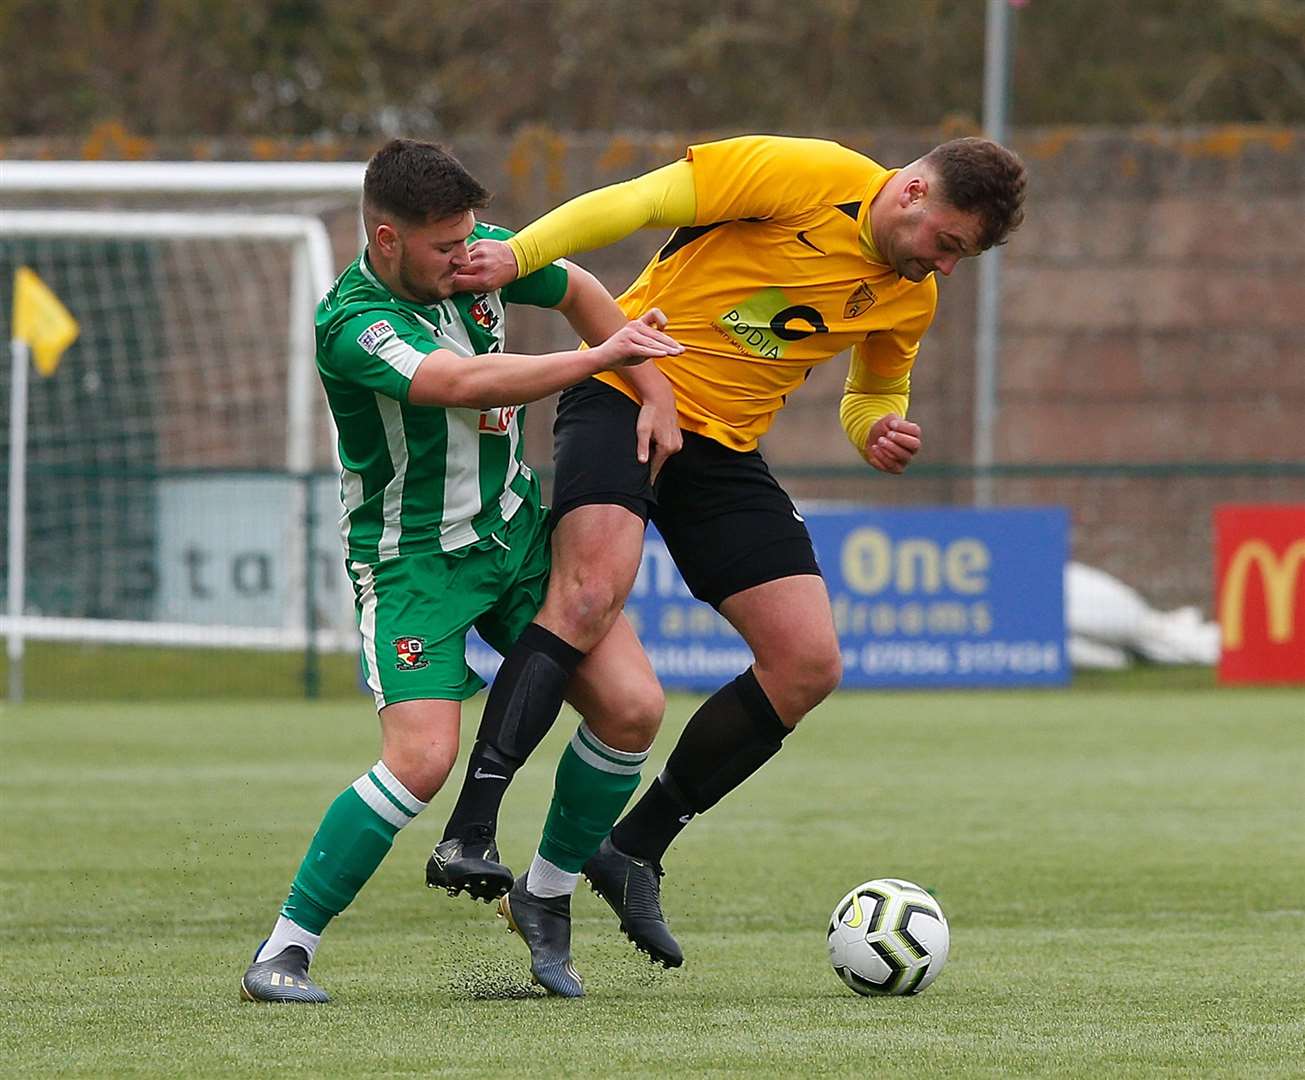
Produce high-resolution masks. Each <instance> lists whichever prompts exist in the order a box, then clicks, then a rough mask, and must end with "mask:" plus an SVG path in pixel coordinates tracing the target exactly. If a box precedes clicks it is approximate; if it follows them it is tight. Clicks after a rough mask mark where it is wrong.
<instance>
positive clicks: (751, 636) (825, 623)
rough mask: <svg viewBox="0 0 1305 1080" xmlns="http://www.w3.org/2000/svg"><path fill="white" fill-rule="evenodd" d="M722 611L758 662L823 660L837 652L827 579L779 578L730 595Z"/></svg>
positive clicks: (777, 665)
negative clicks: (826, 584)
mask: <svg viewBox="0 0 1305 1080" xmlns="http://www.w3.org/2000/svg"><path fill="white" fill-rule="evenodd" d="M720 612H721V614H722V615H724V616H725V618H726V619H728V620H729V622H730V625H732V626H733V627H734V629H736V630H737V631H738V632H739V633H740V634H741V635H742V637H743V640H744V641H746V642H747V643H748V647H749V648H750V649H751V650H752V655H753V656H754V657H755V658H756V660H757V664H758V666H760V667H767V668H772V669H779V668H784V667H790V666H793V665H795V664H803V663H806V664H812V663H816V664H825V663H828V662H829V661H830V659H831V658H833V657H836V656H837V655H838V652H839V645H838V633H837V631H836V630H835V628H834V613H833V609H832V608H831V606H830V603H829V590H828V589H826V588H825V582H824V579H823V578H820V577H817V576H815V575H811V574H804V575H797V576H794V577H784V578H777V579H775V580H773V581H767V582H765V583H764V584H761V585H754V586H753V587H752V588H749V589H744V590H743V591H742V592H737V593H734V594H733V595H732V596H729V597H726V599H725V600H724V601H722V603H721V605H720Z"/></svg>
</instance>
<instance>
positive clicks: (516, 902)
mask: <svg viewBox="0 0 1305 1080" xmlns="http://www.w3.org/2000/svg"><path fill="white" fill-rule="evenodd" d="M498 913H499V914H500V915H501V916H502V917H503V918H505V919H507V924H508V927H509V928H510V929H512V930H514V931H516V933H518V934H520V935H521V937H522V939H523V940H524V941H525V943H526V944H527V945H528V946H530V973H531V974H532V975H533V976H534V977H535V982H537V983H539V985H540V986H542V987H543V988H544V989H545V990H547V991H548V992H549V993H550V994H558V995H559V996H561V997H584V992H585V982H584V979H582V978H581V977H580V974H579V972H577V971H576V969H575V965H574V964H572V963H571V897H570V895H566V896H548V897H544V896H536V895H535V894H534V893H532V892H530V891H529V890H528V889H527V888H526V879H525V878H524V877H520V878H517V881H516V884H514V885H513V886H512V889H511V891H510V892H509V893H508V894H507V895H506V896H504V897H503V898H502V899H501V900H499V902H498Z"/></svg>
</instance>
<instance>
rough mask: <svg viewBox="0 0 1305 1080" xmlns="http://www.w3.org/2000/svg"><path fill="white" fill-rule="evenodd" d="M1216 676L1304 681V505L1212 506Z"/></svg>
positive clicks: (1233, 679)
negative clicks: (1218, 643)
mask: <svg viewBox="0 0 1305 1080" xmlns="http://www.w3.org/2000/svg"><path fill="white" fill-rule="evenodd" d="M1214 528H1215V594H1216V596H1217V599H1218V604H1219V625H1220V627H1221V628H1222V633H1223V648H1222V650H1221V653H1220V658H1219V681H1220V682H1225V683H1296V682H1299V683H1305V506H1281V505H1277V506H1274V505H1266V506H1221V507H1218V508H1217V509H1216V510H1215V512H1214Z"/></svg>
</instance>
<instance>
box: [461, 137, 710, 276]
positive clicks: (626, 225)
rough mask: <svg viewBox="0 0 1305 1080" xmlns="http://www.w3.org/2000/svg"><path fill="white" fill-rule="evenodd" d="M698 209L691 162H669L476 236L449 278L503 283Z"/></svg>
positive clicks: (682, 219)
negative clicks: (517, 224)
mask: <svg viewBox="0 0 1305 1080" xmlns="http://www.w3.org/2000/svg"><path fill="white" fill-rule="evenodd" d="M696 214H697V195H696V193H695V190H694V182H693V163H692V162H691V161H688V160H681V161H676V162H673V163H672V164H670V165H664V166H662V167H661V168H660V169H654V170H653V171H652V172H650V173H645V174H644V175H643V176H637V177H635V178H634V179H633V180H626V181H625V182H624V183H620V184H612V185H611V186H609V187H605V188H598V189H597V190H596V191H589V192H586V193H585V194H583V195H578V196H576V198H574V199H572V200H571V201H570V202H565V203H563V204H562V205H561V206H559V207H558V208H557V209H556V210H552V211H550V212H549V213H547V214H545V215H544V216H543V217H541V218H539V219H538V220H537V221H534V222H532V223H531V224H530V225H527V226H526V227H525V228H524V229H522V230H521V231H520V232H519V233H517V234H516V235H515V236H513V237H512V238H511V239H510V240H507V241H498V240H488V239H486V240H479V241H477V242H476V243H475V244H473V245H472V247H471V262H470V265H469V266H468V267H467V269H466V270H463V271H462V272H461V273H459V274H458V275H456V276H455V277H454V279H453V282H454V286H455V287H456V288H458V289H460V290H462V289H465V290H476V291H484V290H487V289H498V288H502V287H503V286H504V285H506V284H507V283H508V282H509V281H512V280H514V279H515V278H516V277H518V276H525V275H526V274H529V273H532V272H534V271H536V270H538V269H540V268H541V267H544V266H547V265H548V264H549V263H550V262H552V261H553V260H554V259H560V258H563V257H564V256H566V255H572V254H574V253H575V252H577V251H591V250H593V249H594V248H599V247H603V246H605V245H607V244H614V243H616V241H618V240H623V239H624V238H625V237H627V236H629V235H630V234H631V233H633V232H636V231H638V230H639V229H645V228H678V227H679V226H681V225H692V224H693V223H694V220H695V217H696Z"/></svg>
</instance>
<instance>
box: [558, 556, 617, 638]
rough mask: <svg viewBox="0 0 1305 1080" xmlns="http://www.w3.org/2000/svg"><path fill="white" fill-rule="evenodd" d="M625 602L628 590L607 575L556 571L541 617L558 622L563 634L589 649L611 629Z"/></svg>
mask: <svg viewBox="0 0 1305 1080" xmlns="http://www.w3.org/2000/svg"><path fill="white" fill-rule="evenodd" d="M624 604H625V593H624V590H623V589H621V587H620V586H619V585H617V584H616V583H615V582H614V581H612V580H611V578H609V577H608V576H607V575H605V574H602V573H595V572H591V571H587V570H577V571H574V572H571V573H568V574H563V575H554V577H553V580H552V582H551V583H550V584H549V592H548V600H547V602H546V603H545V605H544V610H543V611H541V612H540V617H541V621H545V622H546V625H553V626H558V627H559V628H560V629H561V634H560V636H561V637H563V638H565V639H566V640H567V641H570V642H571V643H572V644H574V645H576V646H577V648H580V649H583V650H585V651H588V650H589V649H591V648H593V647H594V645H596V644H597V643H598V642H599V641H601V640H602V639H603V637H604V636H605V635H606V634H607V631H608V630H610V629H611V627H612V623H614V622H615V621H616V617H617V616H618V615H619V614H620V613H621V608H622V606H623V605H624Z"/></svg>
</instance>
